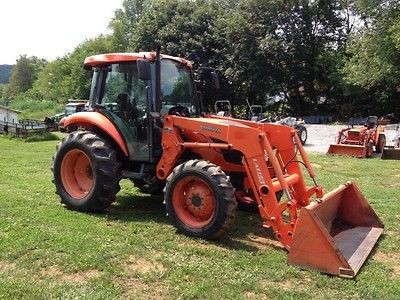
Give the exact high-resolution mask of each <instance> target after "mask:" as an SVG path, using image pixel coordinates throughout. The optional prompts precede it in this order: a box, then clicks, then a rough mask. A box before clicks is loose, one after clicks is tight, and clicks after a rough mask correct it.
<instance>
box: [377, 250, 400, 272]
mask: <svg viewBox="0 0 400 300" xmlns="http://www.w3.org/2000/svg"><path fill="white" fill-rule="evenodd" d="M374 259H376V260H377V261H379V262H382V263H384V264H385V265H388V266H390V267H391V268H392V272H391V276H392V277H393V278H400V263H399V262H400V254H398V253H384V252H382V251H379V250H378V251H377V252H376V253H375V255H374Z"/></svg>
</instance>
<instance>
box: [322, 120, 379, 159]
mask: <svg viewBox="0 0 400 300" xmlns="http://www.w3.org/2000/svg"><path fill="white" fill-rule="evenodd" d="M384 132H385V128H384V127H382V126H378V117H376V116H369V117H368V118H367V119H366V121H365V124H364V125H363V126H357V127H353V126H349V127H347V128H344V129H341V130H340V131H339V134H338V137H337V139H336V143H335V144H331V145H330V146H329V149H328V153H330V154H337V155H348V156H354V157H358V158H369V157H371V156H372V154H373V152H374V149H375V152H376V153H381V152H382V150H383V148H384V147H385V145H386V136H385V133H384Z"/></svg>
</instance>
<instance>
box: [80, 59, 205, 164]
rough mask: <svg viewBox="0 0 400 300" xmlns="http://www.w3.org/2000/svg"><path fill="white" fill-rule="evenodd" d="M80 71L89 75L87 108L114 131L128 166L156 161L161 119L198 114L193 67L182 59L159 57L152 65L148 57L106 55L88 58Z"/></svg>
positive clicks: (153, 60)
mask: <svg viewBox="0 0 400 300" xmlns="http://www.w3.org/2000/svg"><path fill="white" fill-rule="evenodd" d="M157 64H160V65H159V66H157ZM139 65H140V66H142V67H141V68H140V66H139ZM143 65H144V66H145V67H147V70H146V73H147V74H145V75H144V74H143V72H144V71H143ZM85 66H86V67H87V68H93V69H94V74H93V79H92V89H91V93H90V100H91V102H92V107H94V109H95V110H96V111H98V112H100V113H101V114H103V115H105V116H106V117H107V118H108V119H109V120H111V122H112V123H114V124H115V125H116V128H118V130H119V131H120V133H121V134H122V136H123V137H124V139H125V141H126V145H127V147H128V152H129V157H130V160H133V159H134V160H135V161H143V162H146V161H151V160H152V159H154V158H157V157H159V156H161V154H162V149H161V134H162V129H161V128H162V123H163V118H164V116H165V115H168V114H176V115H182V116H186V117H191V116H198V115H199V113H200V112H199V104H198V99H197V94H196V90H195V86H194V80H193V73H192V67H191V64H190V62H189V61H187V60H185V59H181V58H175V57H172V56H163V55H161V56H160V59H159V60H157V59H156V55H155V53H152V52H150V53H148V52H146V53H138V54H106V55H97V56H92V57H89V58H87V59H86V61H85ZM157 72H159V77H158V76H157V75H156V73H157ZM157 80H158V81H157ZM158 83H159V84H158ZM157 87H158V88H157Z"/></svg>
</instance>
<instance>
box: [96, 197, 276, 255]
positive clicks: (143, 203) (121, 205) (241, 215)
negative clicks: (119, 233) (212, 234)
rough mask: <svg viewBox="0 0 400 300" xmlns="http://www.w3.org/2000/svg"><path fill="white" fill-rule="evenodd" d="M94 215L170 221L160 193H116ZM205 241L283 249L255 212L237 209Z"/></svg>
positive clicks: (250, 249)
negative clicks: (230, 221) (223, 226)
mask: <svg viewBox="0 0 400 300" xmlns="http://www.w3.org/2000/svg"><path fill="white" fill-rule="evenodd" d="M96 216H98V217H100V218H105V219H107V220H110V221H119V222H136V221H139V222H140V221H143V222H146V221H149V220H151V221H155V222H157V223H160V224H171V223H170V220H169V219H168V217H167V216H166V212H165V206H164V204H163V197H162V196H151V195H123V196H117V201H116V202H115V203H114V204H113V205H112V206H111V207H110V208H109V209H107V210H106V212H105V214H98V215H96ZM176 234H179V232H178V231H177V232H176ZM208 242H209V243H211V244H214V245H216V246H218V247H223V248H226V249H230V250H243V251H247V252H258V251H262V250H265V249H266V250H268V248H269V249H271V248H272V249H277V250H279V251H282V250H283V249H284V247H283V246H281V245H280V243H279V242H278V241H277V240H276V239H275V236H274V234H273V233H272V231H271V230H270V229H266V228H263V227H262V220H261V217H260V216H259V214H258V212H249V211H241V210H238V211H237V212H236V219H235V223H234V224H233V226H232V227H231V228H230V229H229V230H228V231H227V232H226V233H224V234H223V235H222V236H221V237H220V238H218V239H216V240H209V241H208Z"/></svg>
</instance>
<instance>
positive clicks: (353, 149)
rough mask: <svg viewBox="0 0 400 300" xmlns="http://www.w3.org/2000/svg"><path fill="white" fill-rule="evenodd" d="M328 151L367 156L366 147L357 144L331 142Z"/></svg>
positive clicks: (361, 156)
mask: <svg viewBox="0 0 400 300" xmlns="http://www.w3.org/2000/svg"><path fill="white" fill-rule="evenodd" d="M328 153H331V154H338V155H349V156H354V157H360V158H364V157H366V156H367V148H365V147H364V146H357V145H345V144H331V145H330V146H329V149H328Z"/></svg>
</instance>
